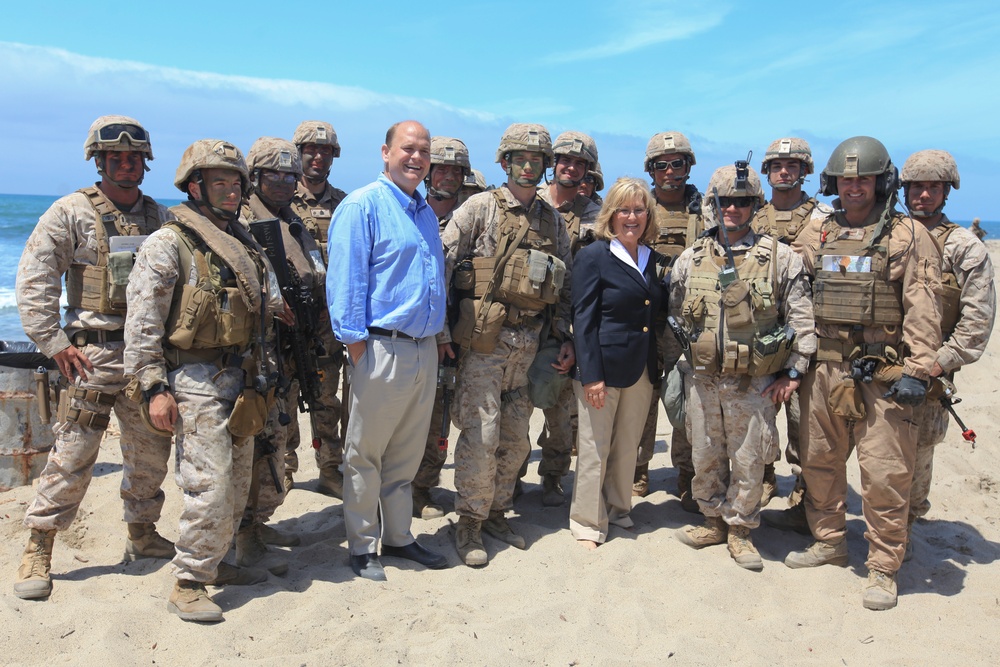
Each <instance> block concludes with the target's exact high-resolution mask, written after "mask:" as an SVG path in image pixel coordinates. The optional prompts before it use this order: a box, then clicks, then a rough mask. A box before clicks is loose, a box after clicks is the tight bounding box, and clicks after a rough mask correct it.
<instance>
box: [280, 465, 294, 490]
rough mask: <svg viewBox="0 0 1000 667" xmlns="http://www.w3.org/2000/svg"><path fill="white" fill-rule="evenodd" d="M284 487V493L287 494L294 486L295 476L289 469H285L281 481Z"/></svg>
mask: <svg viewBox="0 0 1000 667" xmlns="http://www.w3.org/2000/svg"><path fill="white" fill-rule="evenodd" d="M282 485H283V486H284V487H285V494H286V495H287V494H288V492H289V491H291V490H292V489H294V488H295V478H294V477H293V476H292V471H291V470H285V479H284V481H283V482H282Z"/></svg>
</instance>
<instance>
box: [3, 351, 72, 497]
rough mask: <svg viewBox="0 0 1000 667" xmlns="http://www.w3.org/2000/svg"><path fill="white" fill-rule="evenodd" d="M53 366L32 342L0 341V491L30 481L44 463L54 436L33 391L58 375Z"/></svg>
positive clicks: (46, 384)
mask: <svg viewBox="0 0 1000 667" xmlns="http://www.w3.org/2000/svg"><path fill="white" fill-rule="evenodd" d="M54 369H55V365H54V363H53V362H52V361H51V360H49V359H48V358H47V357H45V356H44V355H42V354H41V353H39V352H38V348H36V347H35V345H34V344H33V343H21V342H16V343H8V342H3V341H0V491H7V490H9V489H12V488H14V487H15V486H24V485H27V484H31V482H32V481H33V480H35V479H36V478H37V477H38V476H39V475H40V474H41V473H42V468H44V467H45V461H46V460H47V459H48V452H49V450H50V449H52V445H53V443H54V442H55V436H54V435H53V433H52V424H51V423H43V416H44V415H42V414H41V411H40V410H39V407H40V406H39V401H38V400H36V398H35V392H36V391H37V389H38V387H39V385H43V386H44V388H45V391H48V387H49V384H50V383H54V382H55V381H56V379H57V378H58V377H59V371H58V370H54ZM38 371H41V372H40V373H39V372H38ZM39 380H41V382H39ZM52 407H53V408H54V407H55V406H54V405H53V406H52Z"/></svg>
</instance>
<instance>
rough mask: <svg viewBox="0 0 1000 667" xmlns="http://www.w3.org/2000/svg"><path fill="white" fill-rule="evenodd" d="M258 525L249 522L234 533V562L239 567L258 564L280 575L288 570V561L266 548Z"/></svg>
mask: <svg viewBox="0 0 1000 667" xmlns="http://www.w3.org/2000/svg"><path fill="white" fill-rule="evenodd" d="M260 525H261V524H259V523H251V524H249V525H246V526H240V529H239V531H237V533H236V564H237V565H238V566H240V567H253V566H259V567H262V568H264V569H266V570H267V571H268V572H270V573H271V574H274V575H277V576H279V577H280V576H282V575H284V574H285V573H287V572H288V563H287V562H286V561H285V559H284V558H283V557H282V556H279V555H278V554H276V553H274V552H273V551H271V550H270V549H268V548H267V545H266V544H265V543H264V540H263V538H261V536H260Z"/></svg>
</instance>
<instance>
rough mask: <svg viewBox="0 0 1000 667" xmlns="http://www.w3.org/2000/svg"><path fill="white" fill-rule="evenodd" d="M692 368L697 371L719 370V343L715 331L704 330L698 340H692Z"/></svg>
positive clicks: (707, 372)
mask: <svg viewBox="0 0 1000 667" xmlns="http://www.w3.org/2000/svg"><path fill="white" fill-rule="evenodd" d="M691 368H692V369H693V370H694V372H695V373H704V374H709V373H715V372H716V371H718V370H719V353H718V344H717V343H716V340H715V333H714V332H712V331H702V332H701V335H699V336H698V339H697V340H694V341H692V342H691Z"/></svg>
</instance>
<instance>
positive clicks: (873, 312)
mask: <svg viewBox="0 0 1000 667" xmlns="http://www.w3.org/2000/svg"><path fill="white" fill-rule="evenodd" d="M900 218H901V216H899V214H896V215H895V216H894V217H893V219H892V220H891V221H890V222H889V223H888V224H887V225H885V227H884V229H886V230H890V226H894V225H895V224H897V222H898V221H899V220H900ZM880 227H882V226H881V225H878V224H875V225H869V226H867V227H843V226H841V225H840V224H839V223H838V222H837V220H836V218H835V216H832V215H831V216H830V217H828V218H827V219H826V220H825V221H824V222H823V226H822V228H821V232H820V247H819V252H817V253H816V258H815V260H814V265H815V267H816V272H815V273H816V277H815V280H814V282H813V308H814V313H815V316H816V324H834V325H847V326H857V325H861V326H864V327H887V328H890V329H891V328H896V330H900V325H902V324H903V286H902V284H901V283H900V282H898V281H890V280H889V236H890V234H891V231H889V233H883V232H881V231H880ZM876 233H879V234H880V237H881V238H877V239H875V238H874V236H875V234H876ZM869 246H870V247H869ZM850 258H869V259H870V262H871V264H870V266H864V265H862V266H858V263H859V262H860V263H863V264H867V261H865V260H851V259H850ZM852 263H854V264H855V265H854V266H851V264H852ZM824 267H825V268H824ZM831 267H837V268H835V269H833V270H830V268H831Z"/></svg>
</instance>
